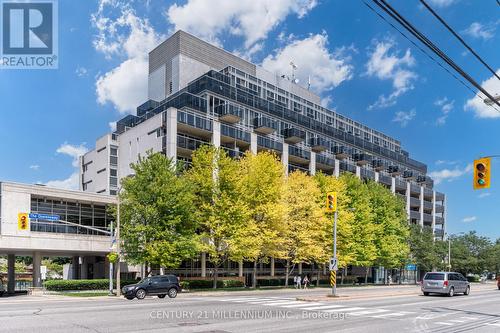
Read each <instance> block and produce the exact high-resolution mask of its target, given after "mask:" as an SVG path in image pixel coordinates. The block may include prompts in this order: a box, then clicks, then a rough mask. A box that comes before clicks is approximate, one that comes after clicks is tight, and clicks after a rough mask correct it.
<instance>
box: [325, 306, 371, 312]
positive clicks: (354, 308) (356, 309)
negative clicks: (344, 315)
mask: <svg viewBox="0 0 500 333" xmlns="http://www.w3.org/2000/svg"><path fill="white" fill-rule="evenodd" d="M359 310H366V308H358V307H352V308H340V309H331V310H324V311H323V312H328V313H331V312H352V311H359Z"/></svg>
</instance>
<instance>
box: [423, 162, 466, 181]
mask: <svg viewBox="0 0 500 333" xmlns="http://www.w3.org/2000/svg"><path fill="white" fill-rule="evenodd" d="M471 171H472V164H469V165H467V166H466V167H465V168H463V169H462V168H459V167H455V168H454V169H442V170H439V171H432V172H430V173H429V176H430V177H431V178H432V179H434V183H435V184H436V185H437V184H440V183H442V182H444V181H448V182H451V181H453V180H456V179H458V178H460V177H462V176H463V175H465V174H469V173H470V172H471Z"/></svg>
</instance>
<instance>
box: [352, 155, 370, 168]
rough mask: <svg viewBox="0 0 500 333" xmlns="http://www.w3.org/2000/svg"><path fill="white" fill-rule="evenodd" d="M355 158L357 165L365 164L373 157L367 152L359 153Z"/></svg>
mask: <svg viewBox="0 0 500 333" xmlns="http://www.w3.org/2000/svg"><path fill="white" fill-rule="evenodd" d="M353 159H354V161H355V162H356V164H357V165H360V166H361V165H365V164H368V163H370V162H371V161H372V157H371V156H370V155H368V154H365V153H360V154H359V153H358V154H354V155H353Z"/></svg>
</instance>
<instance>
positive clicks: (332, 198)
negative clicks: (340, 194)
mask: <svg viewBox="0 0 500 333" xmlns="http://www.w3.org/2000/svg"><path fill="white" fill-rule="evenodd" d="M336 210H337V192H328V193H327V194H326V211H327V212H328V213H333V212H335V211H336Z"/></svg>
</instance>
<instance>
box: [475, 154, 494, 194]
mask: <svg viewBox="0 0 500 333" xmlns="http://www.w3.org/2000/svg"><path fill="white" fill-rule="evenodd" d="M490 165H491V158H489V157H485V158H480V159H478V160H475V161H474V184H473V186H474V189H475V190H480V189H483V188H490V181H491V169H490Z"/></svg>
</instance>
